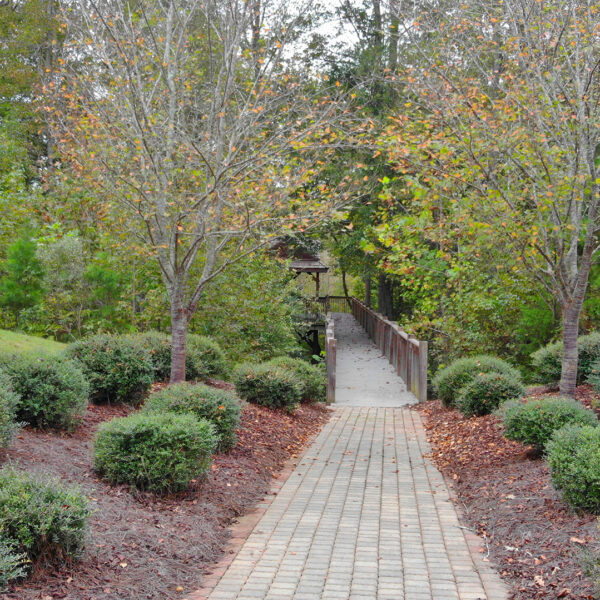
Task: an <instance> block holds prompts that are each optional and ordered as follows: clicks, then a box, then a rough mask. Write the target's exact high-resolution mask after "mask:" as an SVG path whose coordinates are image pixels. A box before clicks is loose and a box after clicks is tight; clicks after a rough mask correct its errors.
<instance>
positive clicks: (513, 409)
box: [500, 398, 598, 453]
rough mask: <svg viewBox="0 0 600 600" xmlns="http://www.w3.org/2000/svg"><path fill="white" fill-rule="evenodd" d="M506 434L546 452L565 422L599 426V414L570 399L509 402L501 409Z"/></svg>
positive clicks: (512, 438) (510, 438) (509, 437)
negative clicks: (547, 445) (552, 438)
mask: <svg viewBox="0 0 600 600" xmlns="http://www.w3.org/2000/svg"><path fill="white" fill-rule="evenodd" d="M500 416H501V418H502V421H503V424H504V430H505V431H504V435H505V436H506V437H507V438H508V439H509V440H515V441H517V442H522V443H524V444H527V445H529V446H533V447H534V448H535V450H536V451H537V452H540V453H541V452H543V451H544V448H545V446H546V444H547V443H548V441H549V440H550V438H551V437H552V435H553V434H554V432H555V431H557V430H558V429H561V428H562V427H564V426H565V425H589V426H596V425H597V424H598V419H597V418H596V415H595V414H594V413H593V412H592V411H591V410H588V409H587V408H584V407H583V406H582V405H581V404H580V403H579V402H577V401H575V400H571V399H570V398H538V399H532V400H528V401H527V402H514V403H512V402H511V403H507V404H505V405H504V406H503V407H502V408H501V409H500Z"/></svg>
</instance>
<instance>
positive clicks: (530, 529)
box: [418, 388, 600, 600]
mask: <svg viewBox="0 0 600 600" xmlns="http://www.w3.org/2000/svg"><path fill="white" fill-rule="evenodd" d="M542 393H547V390H536V394H537V395H541V394H542ZM578 395H579V396H580V399H582V400H584V402H585V403H589V402H591V400H592V398H591V392H590V389H587V388H583V389H581V390H580V391H579V394H578ZM418 410H420V412H421V413H422V414H423V416H424V417H425V427H426V430H427V437H428V439H429V442H430V443H431V446H432V458H433V460H434V461H435V463H436V465H437V466H438V468H439V469H440V470H441V471H442V472H443V473H444V475H445V476H446V478H447V480H448V481H449V482H450V485H451V486H452V487H453V488H454V489H455V491H456V494H457V496H458V500H459V504H460V505H461V508H462V509H463V512H464V516H465V519H466V521H467V523H468V524H469V525H470V526H471V527H473V528H474V529H475V530H476V531H477V533H478V535H480V536H481V537H483V538H484V541H485V547H484V548H482V551H483V552H484V555H485V557H486V560H489V561H490V562H491V563H492V564H494V565H495V566H496V568H497V569H498V570H499V571H500V573H501V574H502V576H503V578H505V580H506V582H507V583H508V584H509V585H510V586H511V598H513V599H518V600H534V599H542V598H543V599H546V600H550V599H552V600H554V599H556V598H569V599H577V600H583V599H589V598H594V597H595V596H594V586H593V584H592V582H591V581H590V580H589V579H588V578H587V577H586V576H585V575H584V574H583V572H582V567H581V554H582V551H583V550H584V549H587V550H590V551H597V550H598V549H599V548H600V544H599V543H598V522H597V518H596V517H595V516H593V515H589V514H584V515H578V514H575V513H574V512H573V511H571V510H570V509H569V508H568V507H567V506H566V505H565V504H564V503H563V502H562V500H561V499H560V496H559V495H558V494H557V492H556V491H555V490H554V489H553V487H552V484H551V482H550V476H549V473H548V468H547V466H546V463H545V462H544V461H543V460H541V459H534V458H532V453H531V451H530V449H529V448H528V447H526V446H523V445H522V444H519V443H517V442H512V441H510V440H507V439H505V438H504V437H503V435H502V430H501V426H500V424H499V421H498V419H497V418H496V417H494V416H491V415H490V416H486V417H472V418H470V419H467V418H465V417H463V416H462V415H461V413H459V412H458V411H456V410H450V409H446V408H444V407H443V406H442V405H441V403H440V402H438V401H432V402H427V403H426V404H423V405H421V406H420V407H419V408H418Z"/></svg>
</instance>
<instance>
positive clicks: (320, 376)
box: [269, 356, 327, 402]
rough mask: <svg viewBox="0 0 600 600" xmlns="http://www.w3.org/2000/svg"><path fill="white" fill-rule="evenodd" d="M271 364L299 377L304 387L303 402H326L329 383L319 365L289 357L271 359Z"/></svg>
mask: <svg viewBox="0 0 600 600" xmlns="http://www.w3.org/2000/svg"><path fill="white" fill-rule="evenodd" d="M269 364H270V365H275V366H276V367H282V368H283V369H286V370H287V371H291V372H292V373H294V374H295V375H296V376H297V377H298V379H299V380H300V382H301V384H302V387H303V391H302V401H303V402H323V401H325V396H326V393H327V381H326V378H325V373H324V371H323V370H322V369H321V368H320V367H318V366H317V365H311V364H310V363H307V362H306V361H305V360H301V359H299V358H290V357H289V356H278V357H276V358H273V359H271V360H270V361H269Z"/></svg>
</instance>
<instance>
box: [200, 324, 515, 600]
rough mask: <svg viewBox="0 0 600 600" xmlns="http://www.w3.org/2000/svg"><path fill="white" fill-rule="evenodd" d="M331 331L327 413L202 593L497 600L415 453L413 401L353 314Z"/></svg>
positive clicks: (489, 575) (335, 599) (420, 440)
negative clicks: (334, 370)
mask: <svg viewBox="0 0 600 600" xmlns="http://www.w3.org/2000/svg"><path fill="white" fill-rule="evenodd" d="M336 337H337V338H338V374H337V376H338V390H337V391H336V394H337V398H336V399H338V400H339V402H336V404H335V405H334V406H335V409H334V413H333V415H332V418H331V420H330V422H329V423H328V424H327V425H326V426H325V427H324V429H323V430H322V431H321V433H320V434H319V436H318V437H317V438H316V439H315V441H314V442H313V444H312V445H311V446H310V448H309V449H308V450H307V452H306V453H305V454H304V456H303V457H302V459H301V460H300V461H299V464H298V466H297V467H296V469H295V470H294V471H293V472H292V473H291V475H290V476H289V478H288V480H287V481H286V482H285V483H284V484H283V486H282V487H281V489H280V491H279V492H278V493H277V495H276V496H275V498H274V499H273V501H272V503H271V504H270V505H269V506H268V507H267V508H266V510H265V512H264V514H263V516H262V517H261V519H260V521H258V524H257V525H256V526H255V527H254V529H253V530H252V532H251V534H250V535H249V537H248V538H247V540H246V541H245V543H244V544H243V545H242V547H241V548H240V550H239V552H238V554H237V555H236V556H235V558H234V559H233V561H232V562H231V564H230V566H229V568H228V569H227V570H226V571H225V573H224V575H223V576H222V577H221V579H220V580H219V582H218V583H217V585H216V587H215V588H214V589H213V590H212V592H211V593H210V594H209V595H208V598H209V599H210V600H257V599H262V600H484V599H485V600H505V599H506V597H507V593H506V590H505V587H504V585H503V584H502V582H501V580H500V578H499V576H498V575H497V574H496V573H495V572H494V571H492V569H491V568H490V567H489V563H486V562H484V561H483V560H482V555H481V554H480V552H479V550H480V547H481V545H482V542H481V540H479V539H478V538H477V537H476V536H475V535H474V534H472V533H471V532H469V531H468V530H467V528H465V527H462V526H461V525H460V523H459V520H458V516H457V512H456V509H455V507H454V505H453V503H452V502H451V500H450V495H449V491H448V487H447V485H446V482H445V481H444V478H443V477H442V475H441V474H440V472H439V471H438V470H437V469H436V468H435V466H434V465H433V463H432V462H431V461H430V460H429V459H428V458H426V455H427V453H428V452H429V447H428V444H427V441H426V437H425V432H424V429H423V425H422V422H421V417H420V415H419V413H418V412H417V411H415V410H413V409H411V408H408V407H406V405H407V404H413V403H414V402H415V401H416V399H415V398H414V396H413V395H412V394H410V393H409V392H407V391H406V387H405V386H404V383H403V382H402V380H401V379H399V378H398V377H397V375H396V374H395V373H394V371H393V369H392V368H391V367H390V366H389V364H388V362H387V360H386V359H385V358H382V357H381V356H380V354H379V351H378V350H377V348H375V346H373V345H372V344H371V343H370V342H369V340H368V339H367V337H366V335H365V334H364V332H363V331H362V330H361V329H360V327H358V325H356V324H355V323H354V321H353V320H352V317H350V316H349V315H341V316H340V315H338V316H336ZM205 597H206V596H204V595H200V596H194V595H192V596H190V597H189V600H199V599H200V598H205Z"/></svg>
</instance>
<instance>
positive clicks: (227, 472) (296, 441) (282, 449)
mask: <svg viewBox="0 0 600 600" xmlns="http://www.w3.org/2000/svg"><path fill="white" fill-rule="evenodd" d="M215 383H216V382H215ZM128 412H130V409H127V408H125V407H122V406H90V407H89V409H88V411H87V414H86V416H85V420H84V422H83V424H82V425H81V426H80V427H79V428H78V429H77V430H76V431H75V432H74V433H73V434H71V435H64V434H63V435H61V434H57V433H49V432H48V433H46V432H38V431H33V430H30V429H25V430H23V431H22V432H21V433H20V435H19V436H18V439H17V440H16V441H15V443H13V445H12V446H11V448H10V449H9V451H8V452H6V455H5V456H0V463H4V464H6V463H8V462H10V463H13V464H16V465H18V466H19V467H21V468H25V469H28V470H31V471H38V472H43V473H48V474H52V475H55V476H58V477H59V478H60V479H61V480H62V481H64V482H66V483H69V484H76V485H79V486H80V487H81V488H82V489H83V491H84V493H85V494H86V495H87V496H88V498H89V499H90V503H91V506H92V509H93V511H94V512H93V515H92V517H91V519H90V531H89V536H88V542H87V546H86V552H85V556H84V557H83V559H82V560H80V561H77V562H75V563H74V564H71V565H59V566H58V567H57V566H55V567H48V566H47V565H37V566H36V568H35V570H34V572H33V576H32V577H31V578H29V579H28V580H27V581H26V582H24V583H21V584H19V585H18V586H15V587H14V588H13V589H12V590H11V591H10V592H9V593H7V594H3V595H2V594H0V598H2V600H34V599H35V600H54V599H55V598H67V599H68V600H142V599H157V600H158V599H160V600H180V599H181V598H184V597H185V593H186V592H190V591H192V590H195V589H197V588H198V587H200V583H201V580H202V576H203V573H204V572H205V570H207V568H209V567H210V565H211V564H213V563H214V562H216V561H217V560H218V558H219V557H220V555H221V554H222V552H223V550H224V548H225V546H226V544H227V540H228V538H229V533H228V530H227V528H228V526H229V525H230V524H231V523H232V522H233V521H234V520H235V518H236V517H237V516H239V515H241V514H243V513H244V512H246V511H248V510H249V509H250V508H252V507H253V506H254V505H255V504H256V503H258V502H259V501H260V500H261V499H262V498H264V496H265V494H266V492H267V491H268V489H269V487H270V484H271V480H272V476H273V474H275V473H277V471H278V470H280V469H281V467H282V466H283V464H284V463H285V462H286V461H287V460H288V459H289V458H291V457H295V456H296V455H297V454H298V453H299V452H300V451H301V450H302V448H303V446H304V445H305V444H306V442H307V440H309V439H310V438H311V437H312V436H313V435H314V434H315V433H317V432H318V431H319V429H320V428H321V427H322V425H323V424H324V423H325V422H326V421H327V419H328V417H329V411H328V409H327V408H325V407H323V406H321V405H303V406H302V407H301V408H299V409H298V410H297V411H296V412H295V413H294V414H293V415H287V414H285V413H282V412H279V411H273V410H269V409H266V408H261V407H258V406H253V405H246V406H245V407H244V409H243V413H242V425H241V428H240V432H239V441H238V444H237V445H236V446H235V447H234V448H233V449H232V450H231V451H230V452H229V453H227V454H219V455H217V456H216V457H215V461H214V464H213V467H212V471H211V472H210V473H209V475H208V476H207V477H206V479H204V480H202V481H198V482H196V483H195V484H194V485H193V487H192V488H191V489H189V490H188V491H186V492H185V493H183V494H178V495H176V496H170V497H165V498H156V497H154V496H152V495H150V494H141V493H132V492H131V490H130V489H129V488H128V487H127V486H113V485H109V484H106V483H105V482H103V481H102V480H100V479H98V478H97V476H96V475H95V473H94V471H93V470H92V460H91V452H90V451H91V445H92V439H93V436H94V432H95V430H96V428H97V427H98V425H99V423H101V422H103V421H106V420H109V419H112V418H114V417H117V416H123V415H126V414H128Z"/></svg>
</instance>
